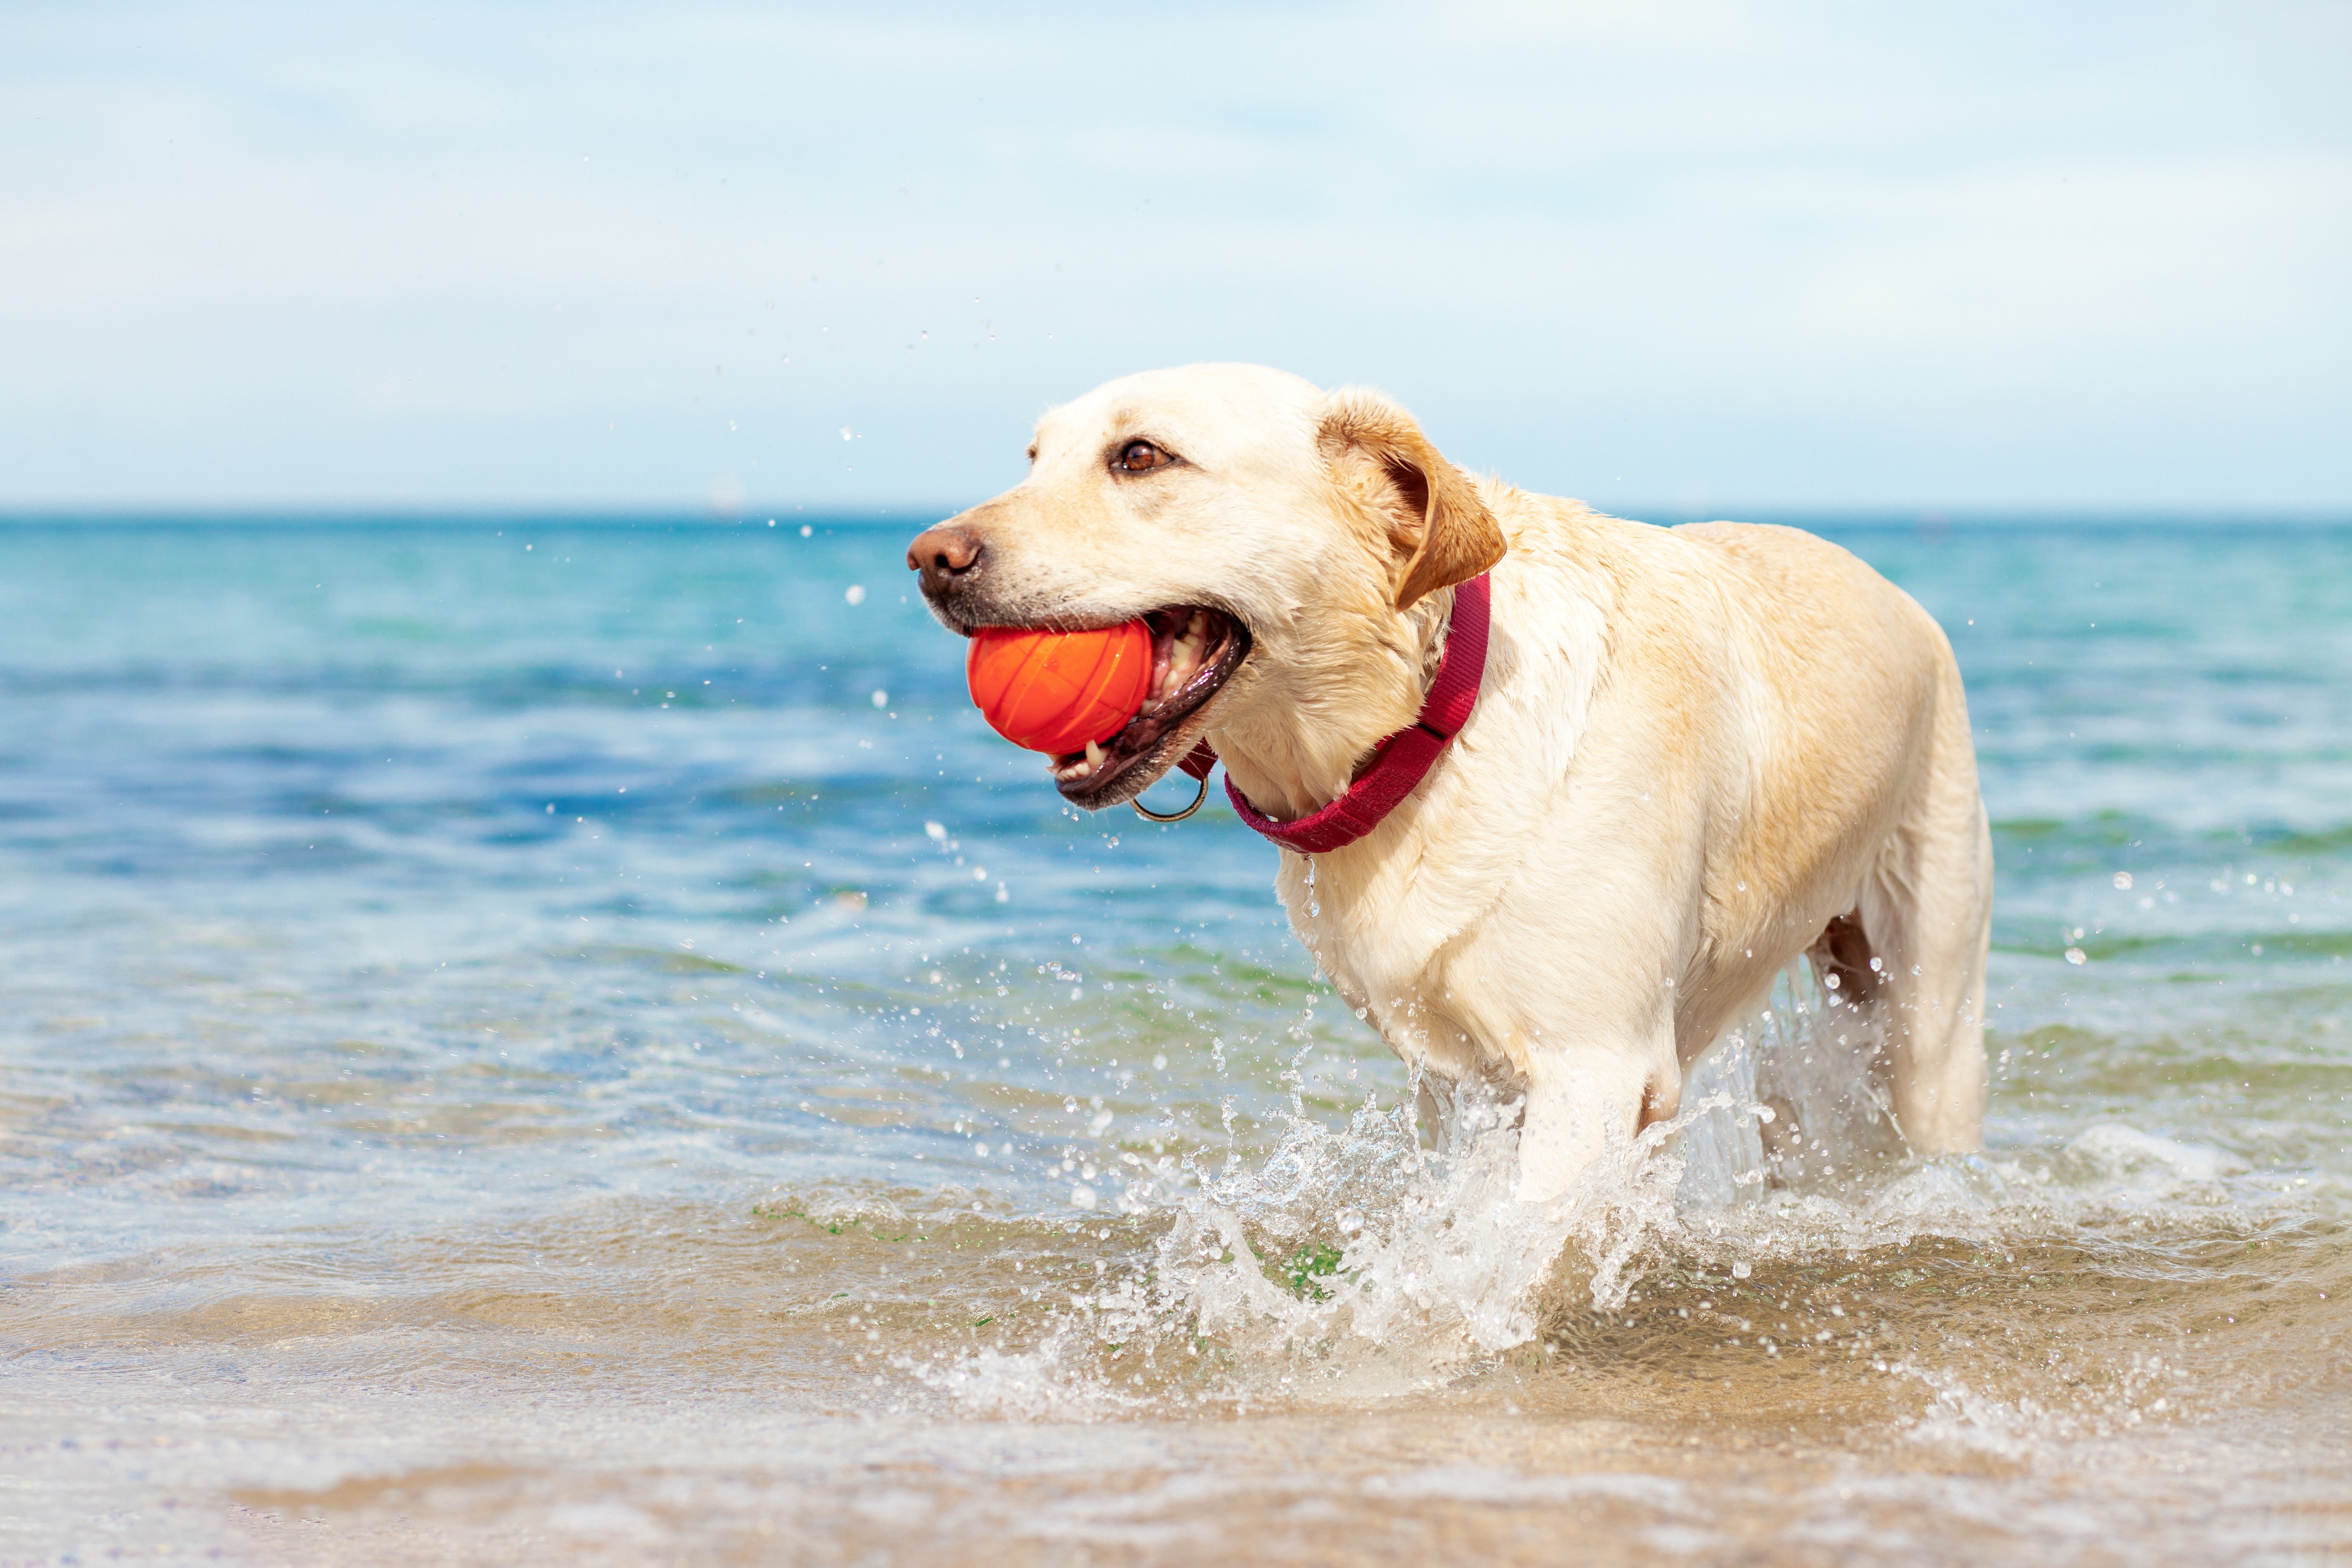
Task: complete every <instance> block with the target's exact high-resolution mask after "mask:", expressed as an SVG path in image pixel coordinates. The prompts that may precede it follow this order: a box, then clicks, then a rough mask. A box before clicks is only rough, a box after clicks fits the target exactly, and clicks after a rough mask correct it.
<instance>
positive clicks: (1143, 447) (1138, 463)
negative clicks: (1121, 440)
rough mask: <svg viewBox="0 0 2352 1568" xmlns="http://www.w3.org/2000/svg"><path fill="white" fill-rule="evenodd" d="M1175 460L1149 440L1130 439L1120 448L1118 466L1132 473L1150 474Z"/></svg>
mask: <svg viewBox="0 0 2352 1568" xmlns="http://www.w3.org/2000/svg"><path fill="white" fill-rule="evenodd" d="M1175 460H1176V459H1175V458H1171V457H1170V456H1169V455H1168V454H1167V453H1165V452H1163V451H1161V450H1160V448H1159V447H1155V446H1153V445H1152V444H1151V443H1150V442H1149V441H1129V443H1128V444H1127V445H1126V446H1124V447H1120V448H1119V449H1118V466H1119V467H1120V468H1125V469H1126V470H1127V471H1128V472H1129V473H1130V474H1148V473H1150V471H1151V470H1152V469H1154V468H1166V467H1167V466H1168V465H1169V464H1171V463H1172V462H1174V461H1175Z"/></svg>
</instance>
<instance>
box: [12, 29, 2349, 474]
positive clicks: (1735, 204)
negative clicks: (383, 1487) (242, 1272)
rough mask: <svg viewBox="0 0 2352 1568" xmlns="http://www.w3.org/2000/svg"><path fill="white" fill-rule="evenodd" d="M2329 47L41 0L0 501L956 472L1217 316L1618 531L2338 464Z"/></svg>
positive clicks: (2340, 140)
mask: <svg viewBox="0 0 2352 1568" xmlns="http://www.w3.org/2000/svg"><path fill="white" fill-rule="evenodd" d="M2347 73H2352V6H2346V5H2341V4H2322V5H2268V4H2263V3H2262V0H2243V3H2239V4H2230V5H2166V4H2162V3H2150V4H2135V5H2103V4H2090V3H2086V4H2074V5H2049V4H2046V3H2036V4H2032V5H2009V4H2005V3H2000V0H1993V3H1990V4H1972V5H1803V4H1786V5H1770V6H1758V5H1732V4H1722V5H1717V4H1706V3H1699V4H1686V5H1673V4H1668V5H1574V4H1562V5H1538V6H1519V5H1473V4H1455V5H1444V6H1437V5H1426V4H1420V5H1394V6H1384V5H1311V4H1280V3H1262V4H1255V5H1234V6H1220V5H1214V4H1207V5H1182V6H1175V5H1135V6H1128V7H1101V6H1083V5H1020V4H1009V3H1008V4H1003V5H992V6H946V5H940V6H923V5H867V6H853V5H833V6H824V7H809V8H802V7H795V6H793V5H756V6H734V5H700V4H693V3H681V4H670V5H659V6H653V5H644V6H634V7H632V6H610V5H594V4H576V3H574V4H563V5H556V4H546V5H537V4H506V5H499V4H487V5H446V6H442V5H431V4H418V3H404V4H400V5H369V4H345V5H313V4H302V5H268V4H258V5H238V4H230V3H222V4H208V5H201V6H189V5H140V4H136V3H126V4H109V5H80V4H76V5H62V4H38V3H24V0H19V3H16V4H12V5H7V6H5V7H0V510H19V511H22V510H44V509H107V508H173V507H190V508H205V509H217V508H241V507H259V508H288V509H299V508H312V507H326V508H332V507H351V508H361V509H400V508H410V507H424V508H461V509H462V508H541V507H544V508H575V507H576V508H593V509H633V508H651V509H656V510H669V511H674V512H686V511H692V512H695V513H698V514H712V515H719V516H731V515H736V514H738V513H751V512H766V513H768V514H770V515H773V514H775V513H776V512H778V511H780V510H786V509H801V510H808V511H824V510H842V509H856V510H880V511H886V512H889V513H893V514H897V513H900V512H904V513H907V514H909V515H911V514H914V513H919V512H923V511H926V510H929V511H932V512H936V513H939V514H940V515H944V512H945V511H947V510H953V509H955V508H957V507H961V506H963V505H967V504H970V503H971V502H972V501H974V500H981V499H983V498H985V497H986V496H988V495H990V494H992V493H994V492H995V491H996V490H998V489H1003V488H1004V487H1005V486H1007V485H1010V484H1012V483H1014V482H1016V481H1017V480H1018V479H1019V478H1020V475H1021V473H1022V470H1023V467H1024V464H1023V458H1022V453H1023V448H1024V446H1025V444H1026V440H1027V434H1028V430H1029V427H1030V425H1031V424H1032V422H1033V421H1034V419H1035V417H1036V416H1037V415H1038V414H1039V413H1041V412H1042V411H1043V410H1045V408H1047V407H1049V406H1051V405H1054V404H1055V403H1058V402H1061V401H1064V400H1066V399H1068V398H1071V397H1074V396H1076V395H1079V394H1081V393H1083V392H1084V391H1085V390H1086V389H1087V388H1088V387H1090V386H1092V385H1094V384H1097V383H1099V382H1101V381H1103V380H1106V379H1108V378H1109V377H1112V376H1115V375H1119V374H1126V373H1128V372H1130V371H1136V370H1141V369H1146V368H1150V367H1151V366H1155V365H1163V364H1173V363H1187V362H1191V361H1197V360H1248V361H1255V362H1259V363H1267V364H1273V365H1278V366H1281V367H1284V368H1286V369H1289V370H1293V371H1296V372H1297V373H1299V374H1303V375H1306V376H1307V377H1309V378H1311V379H1313V380H1315V381H1317V382H1318V383H1319V384H1325V385H1334V386H1336V385H1339V384H1349V383H1355V384H1370V385H1373V386H1377V387H1379V388H1381V389H1382V390H1383V391H1385V392H1387V393H1389V394H1390V395H1392V396H1394V397H1396V398H1398V399H1399V400H1400V401H1402V403H1403V404H1404V405H1406V406H1407V407H1409V408H1411V409H1412V411H1413V412H1414V414H1415V416H1417V417H1418V418H1419V419H1420V420H1421V422H1422V425H1423V428H1424V429H1425V430H1426V431H1427V432H1428V434H1429V435H1430V437H1431V438H1432V439H1433V441H1435V442H1436V444H1437V445H1438V447H1440V448H1441V449H1442V450H1443V451H1444V452H1445V454H1446V455H1447V456H1448V457H1449V458H1452V459H1453V460H1454V461H1455V462H1457V463H1460V464H1463V465H1464V466H1465V467H1467V468H1473V469H1475V470H1479V471H1495V472H1498V473H1500V474H1501V475H1502V476H1503V477H1505V478H1506V479H1510V480H1512V481H1514V482H1516V483H1518V484H1520V485H1522V486H1525V487H1527V488H1529V489H1538V490H1542V491H1546V492H1549V493H1553V494H1566V495H1574V496H1580V497H1583V498H1586V499H1589V500H1593V501H1594V502H1595V503H1596V504H1600V505H1603V506H1608V507H1612V508H1615V509H1618V510H1625V511H1627V512H1628V513H1629V514H1630V515H1637V516H1639V515H1647V514H1658V513H1674V514H1676V515H1700V514H1712V515H1735V516H1736V515H1739V511H1738V509H1740V508H1743V507H1745V508H1752V509H1757V510H1761V511H1772V510H1790V509H1807V508H1823V509H1839V510H1896V511H1911V510H1951V511H1958V512H1967V511H1970V510H2002V509H2011V510H2015V509H2029V510H2070V509H2072V510H2146V509H2154V510H2167V511H2184V510H2186V511H2194V510H2212V509H2226V510H2281V509H2285V510H2321V511H2346V510H2352V447H2347V434H2352V92H2347V90H2346V89H2345V86H2344V83H2345V82H2346V80H2347ZM1643 509H1646V511H1645V510H1643Z"/></svg>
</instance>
